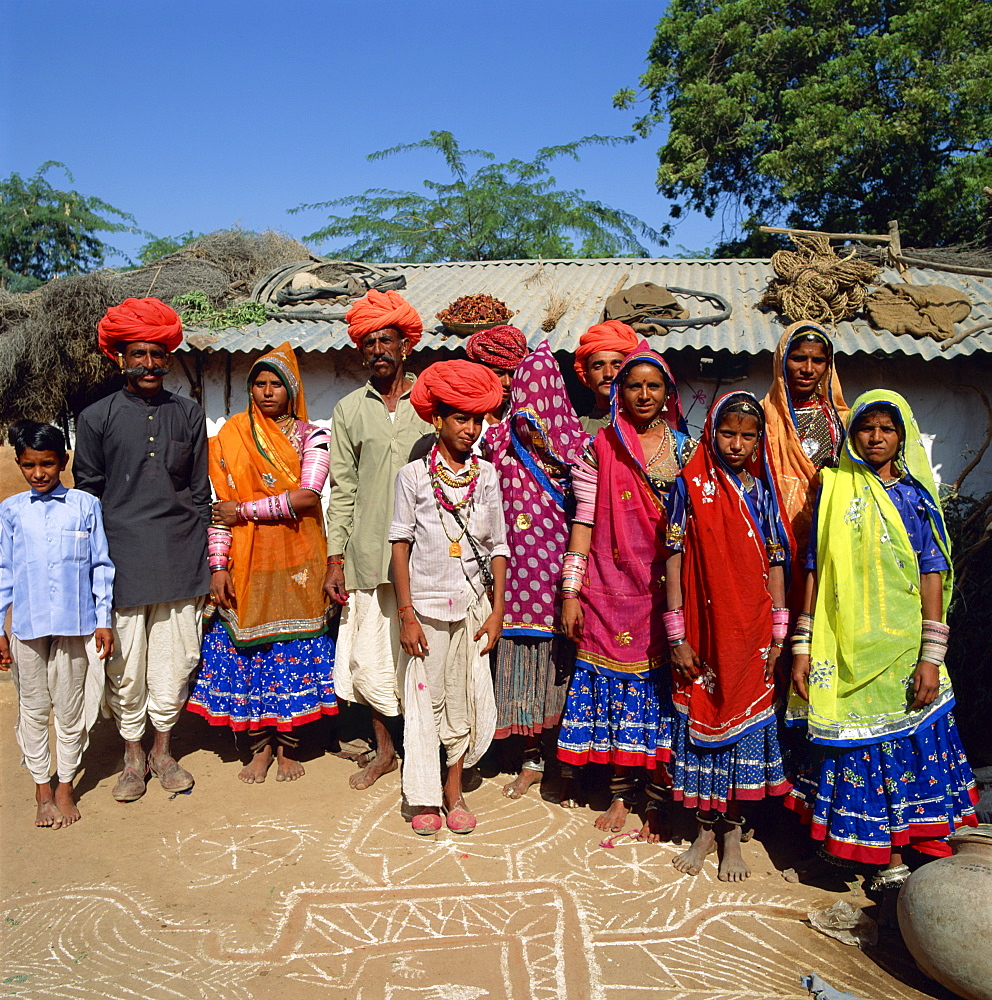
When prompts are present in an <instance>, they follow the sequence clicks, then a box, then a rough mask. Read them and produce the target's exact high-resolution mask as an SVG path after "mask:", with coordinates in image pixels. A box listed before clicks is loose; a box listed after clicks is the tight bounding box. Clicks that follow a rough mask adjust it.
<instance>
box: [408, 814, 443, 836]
mask: <svg viewBox="0 0 992 1000" xmlns="http://www.w3.org/2000/svg"><path fill="white" fill-rule="evenodd" d="M410 826H412V827H413V832H414V833H416V834H419V835H420V836H421V837H429V836H430V835H431V834H432V833H437V831H438V830H440V829H441V817H440V816H438V814H437V813H417V815H416V816H414V817H413V819H411V820H410Z"/></svg>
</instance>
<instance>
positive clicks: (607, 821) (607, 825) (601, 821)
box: [593, 796, 630, 833]
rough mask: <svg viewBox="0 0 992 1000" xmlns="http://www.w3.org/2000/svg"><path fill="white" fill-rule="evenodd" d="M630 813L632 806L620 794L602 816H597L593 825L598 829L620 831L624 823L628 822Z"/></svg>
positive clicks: (612, 831)
mask: <svg viewBox="0 0 992 1000" xmlns="http://www.w3.org/2000/svg"><path fill="white" fill-rule="evenodd" d="M629 813H630V806H628V805H627V803H626V802H624V800H623V799H622V798H621V797H620V796H617V797H616V798H614V800H613V801H612V802H611V803H610V808H609V809H607V810H606V812H605V813H603V815H602V816H597V817H596V821H595V823H594V824H593V826H595V827H596V829H597V830H608V831H610V832H611V833H619V832H620V831H621V830H622V829H623V825H624V823H626V822H627V816H628V815H629Z"/></svg>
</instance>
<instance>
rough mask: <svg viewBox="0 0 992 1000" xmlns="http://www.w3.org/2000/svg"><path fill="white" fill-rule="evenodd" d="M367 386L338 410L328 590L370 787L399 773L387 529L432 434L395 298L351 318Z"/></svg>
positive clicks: (415, 328) (379, 296) (357, 779)
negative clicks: (363, 713)
mask: <svg viewBox="0 0 992 1000" xmlns="http://www.w3.org/2000/svg"><path fill="white" fill-rule="evenodd" d="M345 319H346V321H347V323H348V333H349V335H350V336H351V339H352V340H353V341H354V343H355V347H356V348H357V349H358V351H359V352H360V353H361V356H362V361H363V363H364V364H365V366H366V368H367V369H368V371H369V376H370V377H369V380H368V382H366V384H365V385H364V386H362V387H361V388H360V389H356V390H355V391H354V392H351V393H349V394H348V395H347V396H345V397H344V399H342V400H341V401H340V402H339V403H338V404H337V406H335V408H334V413H333V415H332V424H331V482H332V483H333V484H334V485H333V487H332V489H331V496H330V502H329V503H328V506H327V575H326V577H325V579H324V589H325V590H326V591H327V593H328V595H329V596H330V598H331V599H332V600H334V601H337V602H338V603H339V604H342V605H343V608H342V612H341V627H340V630H339V633H338V643H337V650H336V654H335V662H334V687H335V690H336V693H337V696H338V698H339V699H344V700H346V701H351V702H358V703H359V704H363V705H368V706H369V707H370V708H371V710H372V731H373V734H374V736H375V742H376V756H375V758H374V759H373V760H372V761H371V762H370V763H369V764H367V765H366V766H365V767H364V768H363V769H362V770H361V771H358V772H357V773H356V774H354V775H352V777H351V779H350V783H351V787H352V788H368V787H369V786H370V785H372V784H373V783H374V782H375V781H376V780H377V779H378V778H379V777H380V776H381V775H383V774H386V773H387V772H389V771H393V770H395V769H396V767H397V763H396V751H395V748H394V745H393V739H392V735H391V733H390V729H389V724H388V723H387V720H388V719H390V718H396V717H397V716H399V714H400V705H399V700H398V697H397V689H396V665H397V660H398V658H399V650H400V644H399V623H398V621H397V607H396V596H395V594H394V593H393V584H392V580H391V576H390V557H391V546H390V544H389V525H390V522H391V521H392V519H393V484H394V482H395V479H396V473H397V472H398V471H399V470H400V468H401V467H402V466H404V465H406V463H407V462H409V461H410V453H411V451H412V450H413V448H414V446H415V445H417V444H418V442H420V441H421V440H422V438H424V436H425V435H428V436H429V434H430V432H431V428H430V425H428V424H425V423H424V421H423V420H421V419H420V417H419V416H417V413H416V411H415V410H414V409H413V407H412V406H411V405H410V389H411V388H412V387H413V381H414V379H413V376H412V375H408V374H407V373H406V371H405V362H406V358H407V356H408V355H409V353H410V351H411V350H412V349H413V348H414V347H415V346H416V344H417V342H418V341H419V340H420V336H421V333H422V332H423V323H422V322H421V320H420V317H419V316H418V315H417V312H416V310H414V308H413V307H412V306H411V305H410V304H409V303H408V302H407V301H406V300H405V299H404V298H403V297H402V296H401V295H399V294H398V293H397V292H378V291H375V290H372V291H370V292H369V293H368V295H367V296H366V297H365V298H363V299H359V300H358V301H357V302H356V303H355V304H354V305H353V306H352V307H351V309H350V310H349V311H348V314H347V316H346V317H345Z"/></svg>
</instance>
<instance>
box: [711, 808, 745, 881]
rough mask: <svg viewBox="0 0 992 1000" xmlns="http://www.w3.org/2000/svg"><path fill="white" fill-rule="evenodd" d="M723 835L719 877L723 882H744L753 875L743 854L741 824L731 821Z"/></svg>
mask: <svg viewBox="0 0 992 1000" xmlns="http://www.w3.org/2000/svg"><path fill="white" fill-rule="evenodd" d="M727 825H728V829H727V831H726V832H725V833H724V835H723V838H722V840H723V842H722V845H721V846H722V848H723V849H722V850H721V851H720V868H719V871H718V872H717V876H716V877H717V878H718V879H719V880H720V881H721V882H743V881H744V880H745V879H746V878H750V877H751V869H750V868H748V866H747V863H746V862H745V860H744V856H743V855H742V854H741V829H742V827H741V824H740V823H730V822H729V821H728V824H727Z"/></svg>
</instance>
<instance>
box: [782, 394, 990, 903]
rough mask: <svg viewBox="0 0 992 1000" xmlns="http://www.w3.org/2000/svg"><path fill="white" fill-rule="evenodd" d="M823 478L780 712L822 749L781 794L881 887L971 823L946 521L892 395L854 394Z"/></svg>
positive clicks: (898, 399)
mask: <svg viewBox="0 0 992 1000" xmlns="http://www.w3.org/2000/svg"><path fill="white" fill-rule="evenodd" d="M821 477H822V486H821V489H820V493H819V496H818V498H817V503H816V508H815V510H814V514H813V522H812V531H811V539H810V545H809V555H808V558H807V569H808V570H810V576H809V578H808V583H807V589H806V606H805V611H804V613H803V614H802V615H800V618H799V623H798V624H797V626H796V632H795V636H794V638H793V643H792V649H793V657H794V659H793V669H792V680H793V692H792V697H791V698H790V702H789V708H788V711H787V715H786V718H787V721H788V722H790V723H793V724H796V723H798V724H805V726H806V729H807V734H808V736H809V740H810V743H811V744H812V745H813V746H812V749H813V750H814V751H818V752H817V753H815V754H814V760H813V761H812V762H811V764H810V766H809V768H808V770H807V773H805V774H803V775H800V776H799V778H798V779H797V781H796V783H795V788H794V789H793V791H792V792H791V793H790V798H789V799H787V800H786V801H787V804H788V805H790V807H791V808H793V809H795V810H796V811H797V812H799V813H800V814H801V815H802V816H803V818H804V819H805V820H806V821H808V822H810V823H811V832H812V836H813V837H814V839H816V840H820V841H822V842H823V848H824V850H825V851H826V852H827V853H829V854H832V855H834V856H835V857H837V858H841V859H845V860H848V861H854V862H864V863H868V864H877V865H881V866H882V867H883V868H884V869H885V870H884V871H882V872H881V873H880V874H879V875H878V876H876V885H877V886H878V887H882V888H886V887H890V886H896V885H899V884H901V882H902V881H904V880H905V878H906V877H908V874H909V869H908V868H907V867H906V866H905V865H903V863H902V862H903V858H902V852H903V849H904V848H906V847H913V848H915V849H916V850H918V851H921V852H922V853H925V854H937V855H941V854H949V853H950V851H949V849H948V848H947V845H946V843H945V842H944V841H943V838H944V837H946V836H947V834H949V833H951V832H952V831H953V830H954V829H955V828H956V827H957V826H961V825H973V824H975V822H976V820H975V810H974V802H975V801H977V794H976V793H975V782H974V776H973V775H972V773H971V769H970V768H969V766H968V762H967V760H966V758H965V755H964V750H963V749H962V746H961V742H960V739H959V738H958V735H957V729H956V727H955V724H954V718H953V716H952V714H951V708H952V707H953V705H954V694H953V691H952V690H951V682H950V678H949V677H948V675H947V670H946V669H945V667H944V665H943V664H944V655H945V653H946V649H947V640H948V629H947V626H946V624H945V622H946V618H947V605H948V601H949V599H950V596H951V587H952V573H951V566H950V550H949V548H948V540H947V529H946V527H945V525H944V518H943V514H942V512H941V509H940V504H939V501H938V498H937V487H936V484H935V482H934V477H933V471H932V469H931V468H930V462H929V460H928V458H927V454H926V451H925V449H924V447H923V442H922V440H921V438H920V432H919V428H918V427H917V426H916V421H915V420H914V418H913V412H912V410H911V409H910V407H909V404H908V403H907V402H906V400H905V399H903V398H902V396H900V395H899V394H898V393H895V392H889V391H886V390H874V391H872V392H867V393H865V394H864V395H863V396H861V397H859V399H858V400H857V401H856V402H855V404H854V409H853V410H852V412H851V421H850V426H849V434H848V437H847V440H846V441H845V443H844V447H843V449H842V451H841V457H840V463H839V465H838V467H837V468H836V469H824V470H823V471H822V472H821Z"/></svg>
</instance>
